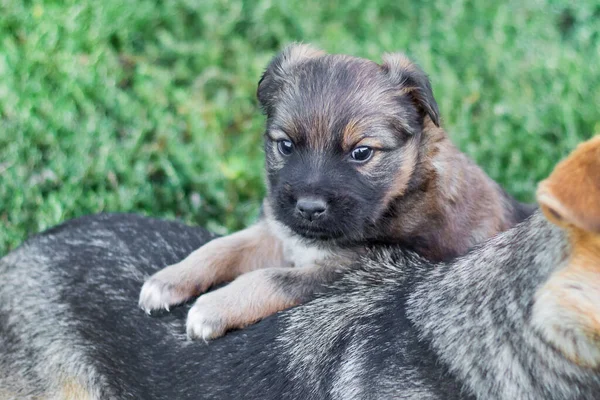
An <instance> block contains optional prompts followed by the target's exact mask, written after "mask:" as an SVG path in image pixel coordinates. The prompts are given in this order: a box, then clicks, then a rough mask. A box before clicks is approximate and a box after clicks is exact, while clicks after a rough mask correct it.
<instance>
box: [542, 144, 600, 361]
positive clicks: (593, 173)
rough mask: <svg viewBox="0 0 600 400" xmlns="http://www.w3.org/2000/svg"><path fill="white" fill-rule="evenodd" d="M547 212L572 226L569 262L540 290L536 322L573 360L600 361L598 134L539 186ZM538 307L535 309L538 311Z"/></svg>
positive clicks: (569, 228)
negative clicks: (538, 315)
mask: <svg viewBox="0 0 600 400" xmlns="http://www.w3.org/2000/svg"><path fill="white" fill-rule="evenodd" d="M537 195H538V201H539V202H540V205H541V208H542V211H543V212H544V214H545V215H546V217H547V218H548V219H549V220H550V221H551V222H553V223H554V224H556V225H558V226H560V227H562V228H563V229H565V230H566V231H567V232H568V236H569V241H570V243H571V254H570V258H569V260H568V263H567V266H566V267H565V268H564V269H562V270H560V271H558V272H556V273H555V274H553V275H552V277H551V278H550V279H549V280H548V282H547V283H546V284H545V285H544V286H543V287H542V288H541V289H540V290H539V291H538V293H537V301H536V304H535V306H534V318H535V315H537V314H540V315H542V316H544V317H545V318H539V322H538V326H539V327H540V330H541V331H542V332H543V333H544V334H545V336H546V337H547V339H548V340H549V341H551V342H552V343H553V344H554V345H555V346H556V347H557V348H558V349H560V350H561V351H562V352H563V354H565V356H566V357H568V358H569V359H571V360H572V361H573V362H575V363H577V364H579V365H582V366H587V367H598V366H599V365H600V219H598V218H599V217H600V137H595V138H593V139H591V140H589V141H587V142H585V143H583V144H581V145H579V146H578V147H577V149H575V150H574V151H573V152H572V153H571V155H570V156H569V157H567V158H566V159H565V160H564V161H562V162H561V163H559V164H558V165H557V166H556V168H555V169H554V171H553V172H552V174H551V175H550V177H549V178H548V179H546V180H545V181H543V182H541V183H540V185H539V187H538V192H537ZM536 313H537V314H536Z"/></svg>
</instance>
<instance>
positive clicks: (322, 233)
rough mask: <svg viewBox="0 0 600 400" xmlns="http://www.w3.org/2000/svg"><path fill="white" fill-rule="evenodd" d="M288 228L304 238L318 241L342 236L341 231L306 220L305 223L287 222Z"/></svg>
mask: <svg viewBox="0 0 600 400" xmlns="http://www.w3.org/2000/svg"><path fill="white" fill-rule="evenodd" d="M287 225H288V228H290V229H291V230H292V231H294V233H296V234H298V235H300V236H302V237H303V238H305V239H311V240H319V241H328V240H335V239H339V238H341V237H342V236H344V233H343V232H340V231H338V230H334V229H330V228H326V227H323V226H320V224H319V225H317V224H314V223H310V222H306V223H303V222H301V223H294V224H287Z"/></svg>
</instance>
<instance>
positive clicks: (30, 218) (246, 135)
mask: <svg viewBox="0 0 600 400" xmlns="http://www.w3.org/2000/svg"><path fill="white" fill-rule="evenodd" d="M290 41H304V42H313V43H315V44H317V45H319V46H321V47H322V48H324V49H325V50H327V51H329V52H342V53H349V54H353V55H357V56H362V57H368V58H371V59H374V60H377V61H379V60H380V55H381V53H382V52H384V51H398V50H402V51H405V52H407V53H408V54H409V55H410V56H411V57H413V58H414V59H415V60H417V61H418V62H419V63H420V64H421V66H422V67H423V68H424V69H425V70H426V71H427V72H428V73H429V75H430V76H431V80H432V82H433V87H434V92H435V95H436V98H437V100H438V102H439V105H440V110H441V113H442V116H443V123H444V125H445V127H446V129H447V130H448V131H449V133H450V135H451V137H452V138H453V140H454V141H455V143H457V144H458V146H459V147H460V148H461V149H462V150H464V151H465V152H467V153H468V154H469V155H470V156H472V157H473V158H474V159H475V160H476V161H477V162H478V163H479V164H480V165H482V166H483V167H484V169H485V170H486V171H487V172H488V173H489V174H490V175H491V176H492V177H493V178H494V179H496V180H498V181H499V182H501V183H502V184H503V185H504V186H505V187H506V188H507V190H508V191H509V192H510V193H512V194H514V195H515V196H517V197H518V198H519V199H521V200H525V201H531V200H532V199H533V193H534V188H535V184H536V182H537V181H538V180H540V179H541V178H543V177H545V176H546V175H547V174H548V173H549V171H550V170H551V168H552V166H553V165H554V164H555V163H556V162H557V160H558V159H559V158H560V157H562V156H563V155H565V154H566V153H567V152H568V151H569V150H570V149H572V148H573V147H574V146H575V145H576V144H577V143H578V142H580V141H582V140H584V139H585V138H588V137H591V136H592V135H593V134H594V133H597V132H600V111H599V109H598V105H599V104H600V90H599V88H600V73H599V69H600V4H599V3H598V2H597V1H596V0H579V1H578V2H576V3H575V2H571V1H554V0H526V1H505V2H494V1H489V0H473V1H461V0H443V1H418V2H417V1H399V0H370V1H356V0H345V1H341V0H340V1H303V2H296V1H279V2H278V1H269V0H253V1H251V0H243V1H223V0H221V1H219V0H202V1H195V0H171V1H151V0H128V1H123V0H102V1H98V0H79V1H69V0H65V1H56V0H38V1H14V0H0V123H1V126H0V223H1V224H2V228H1V229H0V255H2V254H3V253H5V252H7V251H8V250H9V249H11V248H13V247H14V246H16V245H17V244H18V243H19V242H21V241H22V240H23V239H24V238H25V237H26V236H28V235H30V234H33V233H34V232H37V231H40V230H43V229H45V228H47V227H49V226H51V225H54V224H57V223H59V222H61V221H64V220H65V219H68V218H72V217H75V216H79V215H82V214H88V213H95V212H99V211H126V212H138V213H143V214H147V215H152V216H157V217H166V218H178V219H180V220H183V221H185V222H188V223H194V224H200V225H204V226H207V227H209V228H210V229H213V230H216V231H218V232H221V233H223V232H225V231H227V230H235V229H238V228H240V227H242V226H244V225H247V224H248V223H250V222H251V221H252V220H253V219H254V218H255V216H256V213H257V209H258V205H259V202H260V199H261V197H262V195H263V193H264V188H263V183H262V174H263V170H262V165H263V155H262V149H261V140H262V137H261V136H262V127H263V122H264V120H263V116H262V115H261V113H260V111H259V110H258V107H257V104H256V101H255V88H256V83H257V82H258V79H259V77H260V74H261V73H262V71H263V68H264V67H265V66H266V64H267V62H268V61H269V59H270V58H271V57H272V56H273V55H274V54H275V52H276V51H277V50H279V49H280V48H281V47H282V46H283V45H285V44H286V43H289V42H290Z"/></svg>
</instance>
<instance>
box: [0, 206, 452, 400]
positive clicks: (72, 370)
mask: <svg viewBox="0 0 600 400" xmlns="http://www.w3.org/2000/svg"><path fill="white" fill-rule="evenodd" d="M210 238H211V235H210V234H208V233H207V232H206V231H204V230H201V229H195V228H190V227H187V226H184V225H181V224H178V223H172V222H165V221H158V220H153V219H148V218H142V217H136V216H132V215H99V216H94V217H85V218H82V219H78V220H74V221H71V222H69V223H67V224H64V225H62V226H60V227H58V228H55V229H52V230H50V231H48V232H46V233H44V234H42V235H39V236H37V237H34V238H32V239H30V240H29V241H28V242H26V243H25V244H24V245H23V246H22V247H21V248H19V249H17V250H15V251H14V252H12V253H11V254H9V255H8V256H6V257H5V258H3V259H2V260H0V276H2V280H3V284H2V286H1V287H0V321H2V323H1V325H0V354H2V357H0V398H2V399H27V398H31V399H33V398H40V397H41V398H57V399H87V398H89V399H95V398H98V399H108V398H115V399H128V398H130V399H181V400H184V399H199V398H206V399H219V398H222V399H230V398H245V399H251V398H255V399H283V398H295V399H308V398H319V399H321V398H328V397H332V398H343V399H348V398H353V397H356V398H363V396H364V395H365V393H364V390H366V389H369V390H372V391H374V390H375V388H377V390H380V391H382V393H380V394H381V396H383V397H385V391H386V390H388V389H390V390H391V389H392V388H393V390H394V391H396V390H398V385H400V386H402V382H406V385H405V386H406V387H405V388H404V390H405V391H406V394H407V395H411V394H412V395H415V396H416V397H417V398H427V397H426V396H425V394H426V393H430V394H431V395H434V394H436V393H437V394H438V395H439V396H441V397H443V398H452V393H454V394H455V395H456V396H455V397H457V398H458V397H459V396H458V393H459V391H458V389H457V387H456V386H455V384H454V383H453V382H454V381H453V380H452V379H446V380H444V382H445V383H443V384H440V382H436V380H437V377H439V376H441V375H444V374H445V373H446V372H445V371H444V370H443V368H440V366H439V365H437V364H436V362H435V359H434V358H433V356H432V355H431V354H430V353H429V351H428V350H427V348H426V347H424V346H423V345H421V344H419V342H418V341H417V340H416V334H414V333H413V332H410V326H411V324H410V323H409V321H408V320H407V319H406V316H405V314H404V311H403V310H402V309H401V308H399V309H396V310H395V311H394V315H390V314H389V312H388V311H389V310H390V309H393V307H391V306H389V305H388V306H387V307H386V303H390V302H391V303H393V302H394V301H395V298H396V296H397V295H398V294H397V293H394V292H390V290H391V287H390V286H389V285H387V286H386V285H383V286H381V287H380V290H377V289H376V287H377V286H379V283H381V282H371V286H373V292H372V293H370V292H368V293H363V294H362V296H360V295H359V294H356V295H353V296H349V299H354V300H355V303H348V302H345V299H346V298H347V297H348V296H346V295H347V293H343V292H344V290H342V293H340V297H339V298H337V297H335V296H333V297H330V298H329V300H328V301H331V302H332V305H331V307H332V309H331V310H330V311H334V313H335V314H336V315H338V316H341V318H336V319H335V321H337V322H338V325H334V326H332V325H329V323H331V322H332V320H331V319H330V318H329V317H328V315H329V316H330V314H331V313H330V312H328V313H323V314H322V316H323V317H324V318H322V319H319V316H318V315H314V316H311V317H310V318H309V319H311V321H313V322H314V323H315V324H316V325H315V326H317V325H319V324H323V326H327V331H326V332H325V331H323V335H324V336H322V337H321V338H320V340H321V341H320V342H319V341H317V342H311V341H310V340H309V341H308V342H305V343H311V345H312V346H313V347H314V348H310V349H309V348H308V347H303V345H302V343H301V342H300V339H301V338H302V335H303V332H302V329H304V328H302V327H303V326H306V322H307V320H306V316H305V315H303V313H302V312H301V310H300V309H293V310H290V311H289V312H286V313H283V314H279V315H277V316H274V317H272V318H268V319H267V320H265V321H263V322H261V323H259V324H258V325H256V326H253V327H249V328H248V329H245V330H243V331H236V332H232V333H231V334H229V335H227V336H226V337H225V338H223V339H220V340H217V341H215V342H211V343H210V344H206V343H204V342H201V341H200V342H192V341H189V340H186V336H185V315H186V312H187V309H188V307H181V308H178V309H175V310H173V311H172V312H171V313H164V315H161V316H158V317H155V318H148V317H147V316H146V315H145V314H144V313H143V312H142V311H141V310H139V309H138V308H137V307H135V300H136V298H137V293H138V290H139V287H140V285H141V283H142V282H143V279H144V276H145V275H148V274H150V273H152V272H154V270H155V268H156V267H155V266H156V265H162V264H164V263H171V262H174V261H175V260H177V259H178V258H180V257H182V256H183V255H185V254H187V253H188V252H189V251H191V250H192V249H194V248H196V247H198V246H199V245H201V244H202V243H204V242H205V241H207V240H209V239H210ZM409 261H410V260H409V259H407V262H409ZM346 284H347V283H346ZM398 285H400V282H398V284H394V285H392V286H393V287H398ZM341 286H344V283H342V284H341ZM361 290H364V287H363V288H362V289H361ZM344 302H345V304H344ZM336 303H338V304H337V305H336ZM326 304H327V303H325V304H323V303H321V305H320V306H319V307H321V308H322V307H325V309H326V308H327V307H328V306H327V305H326ZM340 304H344V306H343V307H341V308H340ZM325 309H323V310H325ZM382 310H384V312H382ZM313 317H314V318H313ZM372 331H376V332H384V334H380V335H379V336H378V337H377V338H375V339H374V340H373V338H371V340H368V341H365V343H364V345H361V346H359V347H356V341H355V340H350V338H352V337H354V338H360V337H365V338H367V337H370V334H369V332H372ZM305 339H310V338H305ZM325 339H326V340H325ZM294 343H295V344H294ZM292 344H294V345H292ZM355 347H356V348H355ZM340 357H341V358H340ZM310 359H312V360H313V361H310ZM307 362H308V364H306V363H307ZM305 365H311V368H310V369H307V368H306V367H305ZM403 365H414V367H412V368H405V367H404V366H403ZM432 377H436V378H435V380H434V379H432ZM372 394H373V395H375V394H376V393H375V392H373V393H372ZM421 395H423V396H422V397H420V396H421ZM434 397H435V396H434Z"/></svg>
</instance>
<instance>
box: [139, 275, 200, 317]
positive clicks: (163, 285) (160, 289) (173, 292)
mask: <svg viewBox="0 0 600 400" xmlns="http://www.w3.org/2000/svg"><path fill="white" fill-rule="evenodd" d="M189 297H190V296H189V295H188V294H187V293H185V292H184V291H182V290H181V289H178V288H177V286H176V285H174V284H172V283H169V282H164V281H162V280H160V279H159V278H157V277H155V276H152V277H150V279H148V280H147V281H146V282H144V285H143V286H142V291H141V292H140V299H139V302H138V304H139V306H140V308H141V309H142V310H144V311H146V313H148V314H150V311H152V310H160V309H165V310H167V311H169V308H170V307H171V306H174V305H177V304H181V303H183V302H185V301H186V300H187V299H188V298H189Z"/></svg>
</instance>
